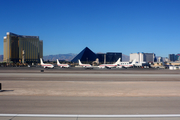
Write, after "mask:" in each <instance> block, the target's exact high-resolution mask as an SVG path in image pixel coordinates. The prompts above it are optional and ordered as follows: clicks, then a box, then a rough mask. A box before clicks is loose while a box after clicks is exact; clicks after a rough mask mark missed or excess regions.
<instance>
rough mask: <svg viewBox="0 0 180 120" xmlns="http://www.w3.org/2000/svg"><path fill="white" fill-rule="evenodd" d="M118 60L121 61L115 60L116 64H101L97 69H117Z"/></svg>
mask: <svg viewBox="0 0 180 120" xmlns="http://www.w3.org/2000/svg"><path fill="white" fill-rule="evenodd" d="M120 60H121V58H119V59H118V60H117V62H115V63H114V64H101V65H99V66H98V67H99V68H109V69H111V68H115V67H117V66H118V64H119V63H120Z"/></svg>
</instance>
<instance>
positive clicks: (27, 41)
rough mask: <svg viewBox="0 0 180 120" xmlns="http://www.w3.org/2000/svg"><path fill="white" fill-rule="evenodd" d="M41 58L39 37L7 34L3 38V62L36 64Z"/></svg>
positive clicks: (41, 45)
mask: <svg viewBox="0 0 180 120" xmlns="http://www.w3.org/2000/svg"><path fill="white" fill-rule="evenodd" d="M42 57H43V41H42V40H39V36H24V35H17V34H14V33H10V32H7V36H5V37H4V59H3V61H4V62H7V63H9V62H10V61H12V62H13V63H16V62H20V63H22V62H24V61H25V62H26V63H34V62H35V63H36V62H39V59H40V58H42Z"/></svg>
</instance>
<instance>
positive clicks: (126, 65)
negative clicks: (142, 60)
mask: <svg viewBox="0 0 180 120" xmlns="http://www.w3.org/2000/svg"><path fill="white" fill-rule="evenodd" d="M135 63H136V59H134V60H133V61H132V62H119V64H118V66H117V67H116V68H130V67H133V66H134V65H135Z"/></svg>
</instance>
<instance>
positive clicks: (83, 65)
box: [78, 60, 92, 68]
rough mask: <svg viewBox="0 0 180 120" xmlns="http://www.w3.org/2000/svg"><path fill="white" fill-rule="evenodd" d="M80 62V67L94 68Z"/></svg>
mask: <svg viewBox="0 0 180 120" xmlns="http://www.w3.org/2000/svg"><path fill="white" fill-rule="evenodd" d="M78 61H79V65H80V66H82V67H84V68H92V66H91V65H90V64H82V63H81V61H80V60H78Z"/></svg>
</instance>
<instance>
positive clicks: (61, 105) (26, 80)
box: [0, 69, 180, 120]
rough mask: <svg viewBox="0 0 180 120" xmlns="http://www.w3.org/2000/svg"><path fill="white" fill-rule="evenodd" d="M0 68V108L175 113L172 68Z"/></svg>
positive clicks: (177, 81)
mask: <svg viewBox="0 0 180 120" xmlns="http://www.w3.org/2000/svg"><path fill="white" fill-rule="evenodd" d="M1 71H3V70H2V69H1V70H0V83H2V91H1V92H0V101H1V102H0V106H1V107H0V113H4V114H8V113H9V114H111V115H113V114H179V113H180V92H179V91H180V74H179V73H178V72H177V71H175V73H174V72H170V73H169V72H167V71H166V70H165V71H166V72H167V74H162V73H163V71H164V70H162V71H158V72H157V71H156V72H155V71H153V72H151V74H148V72H147V70H146V73H143V74H139V73H141V72H142V71H136V73H133V70H130V71H129V72H128V71H126V70H124V71H125V72H126V74H124V73H123V74H119V71H118V74H117V71H116V70H115V71H111V72H110V73H108V74H106V72H108V70H107V71H104V72H103V71H101V72H100V73H97V71H96V72H95V71H93V72H92V71H91V72H90V73H89V71H86V72H84V71H85V70H82V71H81V70H79V71H77V70H73V71H71V72H70V73H69V72H68V71H67V70H65V71H63V72H64V73H63V72H59V71H58V70H54V72H53V71H51V72H46V71H45V72H44V73H41V72H39V70H38V72H36V69H34V70H32V71H31V70H30V71H29V70H27V69H24V70H22V69H18V71H22V72H20V73H19V72H17V70H10V71H9V69H8V70H7V71H6V70H5V71H3V72H1ZM124 71H121V73H122V72H124ZM150 71H152V70H150ZM94 72H95V73H94ZM154 72H155V73H154ZM132 73H133V74H132ZM137 73H138V74H137ZM0 118H2V117H0ZM79 119H80V118H79ZM143 119H144V118H143ZM128 120H129V119H128ZM133 120H134V119H133ZM138 120H139V119H138ZM144 120H145V119H144ZM147 120H148V118H147Z"/></svg>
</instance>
